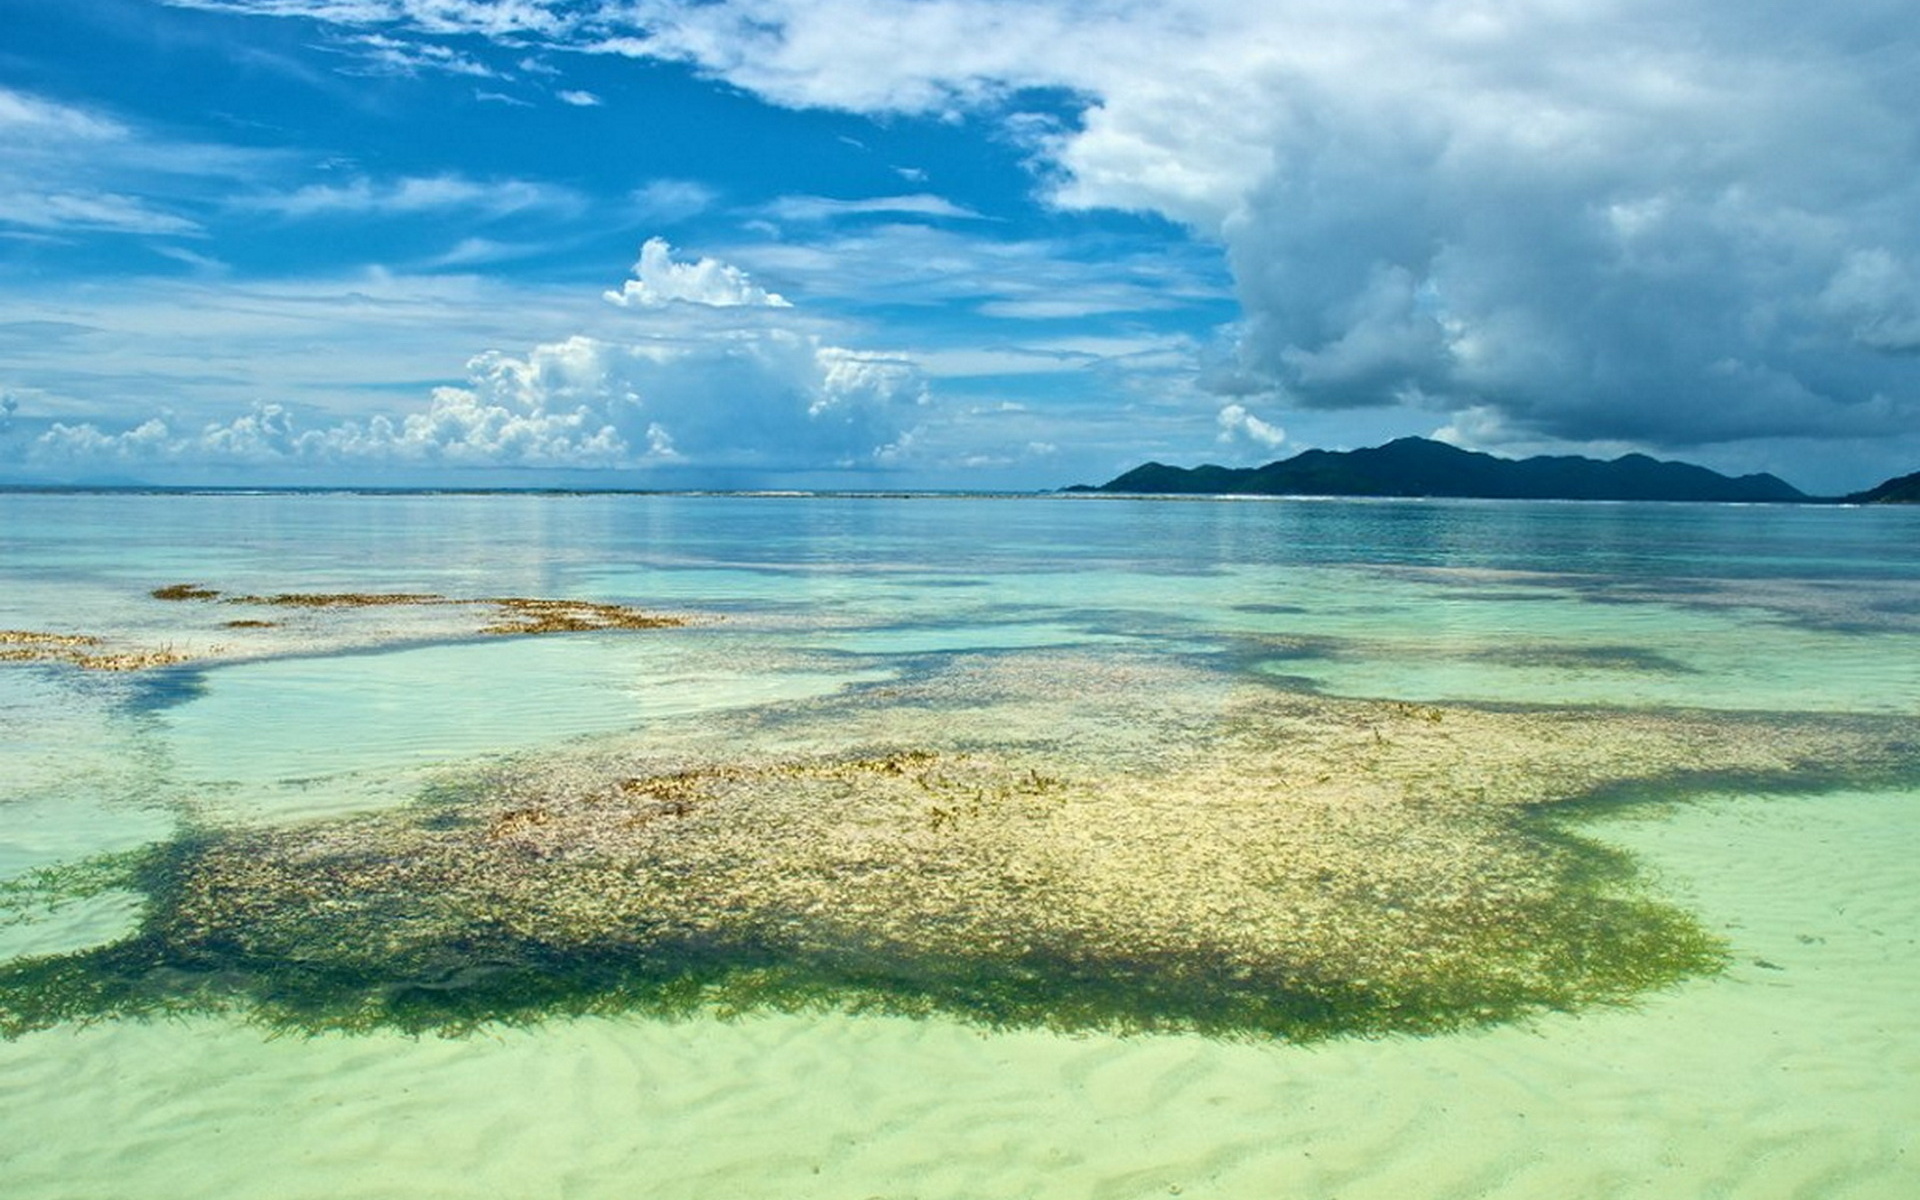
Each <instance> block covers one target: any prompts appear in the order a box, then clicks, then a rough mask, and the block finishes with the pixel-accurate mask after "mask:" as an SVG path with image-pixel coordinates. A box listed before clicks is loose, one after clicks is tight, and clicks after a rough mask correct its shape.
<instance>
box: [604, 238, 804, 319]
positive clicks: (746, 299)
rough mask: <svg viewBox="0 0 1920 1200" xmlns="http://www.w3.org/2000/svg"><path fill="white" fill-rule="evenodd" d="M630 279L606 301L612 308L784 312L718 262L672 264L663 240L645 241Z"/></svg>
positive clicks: (772, 297) (780, 301)
mask: <svg viewBox="0 0 1920 1200" xmlns="http://www.w3.org/2000/svg"><path fill="white" fill-rule="evenodd" d="M633 275H634V277H633V278H632V279H629V280H628V281H627V282H626V283H625V285H623V286H622V287H621V289H620V290H619V291H617V292H614V291H609V292H607V293H606V298H607V299H608V300H610V301H612V302H613V303H615V304H618V305H621V306H623V307H625V306H637V307H641V308H659V307H662V306H664V305H668V304H676V303H679V304H703V305H706V306H708V307H712V308H733V307H738V306H749V307H766V308H787V307H790V305H789V304H788V303H787V301H786V300H785V299H784V298H783V297H781V296H779V295H777V294H775V293H773V292H769V291H767V290H766V289H765V288H763V287H760V286H759V285H757V284H755V283H754V282H753V281H752V280H750V279H748V278H747V274H746V272H745V271H742V270H741V269H740V268H738V267H735V266H731V265H729V264H727V263H723V262H721V261H719V260H718V259H713V258H702V259H699V260H697V261H695V262H690V263H682V262H675V261H674V258H673V247H672V246H669V245H668V244H667V243H666V240H665V239H663V238H649V239H647V242H646V244H645V245H643V246H642V247H641V248H640V261H638V262H636V263H635V264H634V265H633Z"/></svg>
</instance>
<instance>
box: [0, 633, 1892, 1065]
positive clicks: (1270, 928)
mask: <svg viewBox="0 0 1920 1200" xmlns="http://www.w3.org/2000/svg"><path fill="white" fill-rule="evenodd" d="M1065 668H1071V669H1065ZM1103 670H1104V671H1105V672H1106V673H1107V674H1106V677H1105V678H1101V675H1100V673H1101V672H1102V671H1103ZM1090 682H1096V683H1099V684H1101V685H1102V686H1103V688H1104V690H1103V696H1104V698H1105V703H1104V704H1103V705H1102V706H1100V708H1099V709H1098V710H1095V709H1094V708H1093V706H1089V705H1087V704H1086V703H1085V700H1084V697H1085V695H1086V694H1087V687H1088V686H1089V683H1090ZM1126 682H1127V680H1126V672H1125V671H1123V670H1119V669H1116V668H1114V667H1112V666H1111V664H1109V665H1107V666H1106V667H1104V668H1103V667H1102V666H1101V665H1100V664H1099V663H1097V662H1095V661H1094V660H1090V659H1075V658H1073V657H1072V656H1070V655H1062V656H1048V655H1044V654H1042V655H1031V656H1005V657H1002V658H998V659H980V660H976V661H970V662H958V663H956V664H955V665H954V667H953V668H952V669H951V670H948V671H945V672H942V673H938V674H936V675H933V676H929V677H927V678H925V679H922V680H915V681H905V682H895V683H891V684H889V685H888V687H887V688H886V689H885V697H886V699H885V700H884V702H878V703H876V702H875V700H876V698H877V697H878V696H879V695H880V693H879V692H875V693H874V695H872V696H866V697H863V696H861V695H858V694H850V695H847V696H841V697H836V698H833V699H830V700H826V701H811V702H804V703H799V704H795V705H792V706H789V707H788V708H787V709H786V710H785V711H784V712H783V713H781V714H780V719H779V720H777V721H769V720H768V716H767V714H765V713H761V714H756V715H754V716H752V717H743V718H740V719H741V720H742V721H749V720H750V721H753V722H757V724H755V725H754V729H755V730H756V734H757V737H758V739H759V740H758V741H756V742H755V743H754V744H755V745H756V746H758V747H759V751H758V753H756V754H744V753H742V752H740V750H739V747H740V746H741V745H743V744H746V743H745V742H744V741H743V740H742V738H741V737H740V731H739V730H726V729H720V730H718V731H717V732H716V734H715V735H714V736H715V743H714V745H713V746H710V747H709V748H708V751H707V752H705V753H700V754H686V753H681V752H675V753H674V754H671V755H662V754H661V753H657V752H653V753H650V752H645V751H643V750H637V749H633V748H623V747H613V748H609V749H607V750H606V751H605V752H604V753H602V754H598V755H578V754H576V755H573V756H570V757H564V758H563V757H555V758H549V759H529V760H526V761H524V762H522V763H520V764H517V765H513V766H508V767H504V768H497V769H494V770H492V771H491V772H490V773H488V774H486V775H484V776H475V777H473V778H471V779H468V780H465V781H461V782H458V783H455V784H448V785H443V786H440V787H437V788H436V789H435V790H434V791H433V792H432V793H431V794H425V795H423V796H422V797H421V798H420V799H419V800H418V801H417V802H416V803H414V804H412V805H410V806H408V807H406V808H403V809H400V810H397V811H389V812H384V813H378V814H371V815H361V816H355V817H350V818H344V819H336V820H329V821H324V822H318V823H313V824H307V825H301V826H296V827H290V828H268V829H262V828H246V829H235V830H211V831H201V832H199V833H196V834H194V835H193V836H190V837H186V838H182V839H181V840H179V841H177V842H174V843H170V844H167V845H164V846H159V847H155V848H154V849H152V850H151V851H150V852H148V854H147V855H146V856H145V857H143V858H142V859H140V860H139V862H138V863H137V865H136V867H134V868H123V875H131V876H132V877H133V878H134V879H135V882H136V884H137V886H138V888H139V889H140V890H141V891H143V892H144V893H146V895H147V896H148V906H147V911H146V916H145V919H144V921H143V923H142V925H141V927H140V928H139V929H138V930H137V931H136V932H135V933H134V934H133V935H132V936H130V937H128V938H127V939H125V940H123V941H121V942H118V943H115V944H113V945H109V946H105V947H101V948H97V949H93V950H88V951H84V952H80V953H76V954H70V955H64V956H57V957H46V958H38V959H26V960H17V961H14V962H12V963H7V964H3V965H0V1032H4V1033H6V1034H7V1035H10V1036H17V1035H19V1034H21V1033H23V1032H26V1031H29V1030H33V1029H38V1028H44V1027H47V1026H49V1025H53V1024H57V1023H59V1022H62V1021H68V1020H76V1019H87V1018H97V1017H102V1016H122V1015H125V1016H139V1015H151V1014H158V1013H170V1012H179V1011H228V1012H234V1013H237V1014H243V1015H245V1016H247V1017H250V1018H251V1019H253V1020H256V1021H259V1022H262V1023H264V1024H266V1025H268V1026H270V1027H273V1028H278V1029H293V1030H328V1029H343V1030H363V1029H375V1028H396V1029H403V1030H410V1031H436V1032H442V1033H450V1034H457V1033H461V1032H464V1031H467V1030H471V1029H473V1028H475V1027H477V1026H481V1025H485V1024H488V1023H495V1022H518V1021H530V1020H539V1019H543V1018H548V1017H552V1016H557V1015H568V1014H578V1013H590V1012H636V1013H643V1014H654V1015H662V1016H676V1015H686V1014H690V1013H719V1014H723V1015H724V1014H731V1013H738V1012H743V1011H750V1010H756V1009H767V1008H771V1009H780V1010H800V1009H823V1008H831V1009H837V1010H843V1011H854V1012H866V1011H871V1012H885V1013H894V1014H907V1015H927V1014H934V1013H939V1014H948V1015H952V1016H957V1017H960V1018H963V1019H966V1020H971V1021H976V1022H980V1023H982V1024H985V1025H988V1026H1039V1027H1045V1028H1052V1029H1061V1030H1085V1029H1100V1030H1112V1031H1123V1032H1138V1031H1154V1030H1184V1031H1198V1032H1202V1033H1207V1034H1211V1035H1215V1036H1222V1037H1282V1038H1290V1039H1303V1040H1304V1039H1312V1038H1316V1037H1324V1036H1331V1035H1342V1034H1362V1035H1366V1034H1381V1033H1390V1032H1412V1033H1424V1032H1437V1031H1445V1030H1451V1029H1458V1028H1461V1027H1465V1026H1472V1025H1478V1024H1484V1023H1487V1022H1494V1021H1505V1020H1513V1019H1519V1018H1524V1017H1525V1016H1526V1015H1528V1014H1530V1013H1537V1012H1541V1011H1545V1010H1555V1009H1577V1008H1580V1007H1584V1006H1589V1005H1596V1004H1612V1003H1623V1002H1628V1001H1631V1000H1633V999H1634V998H1635V997H1636V996H1638V995H1641V994H1643V993H1644V992H1645V991H1647V990H1648V989H1653V988H1659V987H1663V986H1666V985H1669V984H1672V983H1674V982H1676V981H1678V980H1681V979H1684V978H1687V977H1689V976H1692V975H1697V974H1700V973H1703V972H1710V971H1713V970H1715V969H1717V968H1719V967H1720V966H1721V965H1723V964H1724V963H1725V962H1726V961H1727V950H1726V948H1725V947H1724V946H1723V945H1722V944H1721V943H1720V942H1719V941H1718V940H1717V939H1716V938H1715V937H1714V936H1712V935H1711V934H1710V933H1708V932H1707V931H1706V930H1704V929H1702V928H1701V927H1700V926H1699V925H1698V924H1697V923H1696V922H1695V921H1694V920H1693V919H1692V918H1691V917H1690V916H1689V915H1688V914H1686V913H1685V912H1684V911H1682V910H1680V909H1677V908H1675V907H1673V906H1672V905H1670V904H1668V903H1665V902H1664V901H1662V900H1661V899H1660V898H1658V897H1657V896H1656V895H1654V894H1653V893H1652V892H1651V891H1650V890H1649V889H1648V887H1647V886H1646V885H1645V884H1644V882H1643V881H1641V880H1640V879H1639V878H1638V876H1637V875H1636V872H1635V870H1634V867H1633V864H1632V862H1631V861H1630V860H1628V859H1627V858H1626V857H1625V856H1624V855H1622V854H1620V853H1619V852H1617V851H1613V850H1611V849H1608V848H1606V847H1604V846H1602V845H1600V844H1598V843H1596V842H1594V841H1592V840H1590V839H1588V838H1585V837H1583V836H1580V835H1579V834H1577V833H1576V832H1574V831H1573V830H1572V828H1571V827H1570V826H1569V825H1568V824H1567V822H1566V821H1565V820H1564V819H1562V818H1561V817H1559V816H1558V815H1557V814H1558V812H1559V811H1560V810H1561V809H1562V808H1563V807H1566V808H1568V809H1569V810H1574V809H1578V808H1579V807H1581V806H1580V805H1579V804H1577V803H1574V802H1578V801H1581V800H1583V799H1588V798H1591V797H1594V796H1599V795H1615V796H1619V795H1626V794H1628V793H1629V792H1635V790H1636V789H1637V793H1636V794H1641V795H1663V794H1670V793H1671V792H1672V791H1673V790H1674V789H1675V787H1676V786H1677V785H1676V781H1681V782H1684V781H1686V780H1690V779H1697V778H1699V777H1700V773H1701V772H1707V771H1712V772H1720V773H1723V774H1724V775H1725V777H1728V778H1734V777H1738V778H1741V779H1744V780H1749V781H1754V782H1757V783H1761V784H1766V785H1769V786H1773V787H1778V788H1782V789H1812V788H1816V787H1821V786H1834V785H1836V784H1838V783H1840V782H1857V781H1859V780H1862V779H1868V778H1883V777H1899V778H1911V777H1912V776H1913V774H1914V773H1915V770H1916V767H1915V763H1914V762H1913V758H1914V751H1913V748H1912V747H1911V746H1910V745H1906V744H1905V743H1903V742H1901V741H1900V740H1898V732H1899V731H1898V730H1897V728H1896V727H1895V725H1893V724H1890V723H1878V722H1874V721H1861V720H1837V719H1832V720H1829V719H1816V718H1805V719H1803V718H1792V717H1767V718H1755V717H1745V716H1742V717H1723V716H1719V715H1716V714H1708V713H1680V714H1662V713H1622V712H1618V711H1608V712H1596V711H1576V710H1499V709H1492V708H1476V707H1472V706H1446V705H1412V704H1401V703H1382V702H1373V701H1360V700H1343V699H1331V698H1324V697H1315V696H1301V695H1296V694H1289V693H1285V692H1281V691H1277V690H1274V689H1268V688H1260V687H1257V686H1245V685H1239V686H1232V687H1228V688H1225V689H1222V690H1217V691H1214V692H1208V691H1206V690H1205V689H1203V688H1198V687H1195V686H1193V684H1194V681H1193V680H1192V679H1191V678H1184V679H1180V680H1177V681H1175V682H1179V683H1181V684H1183V685H1185V690H1184V691H1177V692H1163V691H1156V690H1155V689H1154V688H1153V687H1151V686H1145V687H1142V686H1139V685H1142V684H1146V685H1151V684H1153V683H1154V682H1155V679H1154V678H1153V677H1151V676H1149V675H1139V676H1136V677H1134V678H1133V679H1132V681H1131V682H1132V683H1133V684H1134V685H1135V686H1134V687H1133V688H1132V690H1128V689H1127V688H1126V687H1125V686H1123V685H1124V684H1125V683H1126ZM962 697H964V698H966V699H968V700H970V701H972V703H971V704H955V703H954V701H955V700H956V699H957V698H962ZM1010 728H1043V729H1047V730H1049V731H1050V733H1049V739H1050V740H1049V741H1048V742H1047V744H1045V745H1044V746H1041V745H1036V744H1029V743H1021V742H1019V741H1018V740H1016V739H1012V738H1009V737H1007V736H1006V734H1005V731H1006V730H1007V729H1010ZM826 738H837V739H839V742H840V745H841V746H842V747H843V748H842V749H840V750H838V751H823V750H820V749H818V748H817V747H818V746H820V745H821V743H822V739H826ZM1130 738H1139V739H1141V740H1142V744H1145V745H1149V746H1152V747H1157V748H1158V750H1157V751H1156V752H1153V753H1150V754H1141V755H1138V756H1136V755H1135V753H1134V752H1133V750H1132V749H1131V748H1130V746H1129V745H1127V744H1124V743H1125V741H1126V739H1130ZM799 746H813V747H815V749H812V750H798V749H794V747H799ZM724 747H731V748H732V749H731V750H729V751H727V752H724V753H723V752H721V750H722V748H724ZM49 886H52V885H49Z"/></svg>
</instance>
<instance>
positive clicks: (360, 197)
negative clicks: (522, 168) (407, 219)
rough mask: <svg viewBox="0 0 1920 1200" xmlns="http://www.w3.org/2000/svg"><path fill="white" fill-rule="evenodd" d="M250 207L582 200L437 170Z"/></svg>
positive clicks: (522, 204)
mask: <svg viewBox="0 0 1920 1200" xmlns="http://www.w3.org/2000/svg"><path fill="white" fill-rule="evenodd" d="M244 203H245V204H246V205H247V206H249V207H252V208H257V209H263V210H265V211H268V212H277V213H280V214H282V215H284V216H289V217H315V216H333V215H338V214H350V215H365V214H380V215H389V216H391V215H410V214H416V213H425V212H435V211H440V210H446V209H465V210H469V211H474V212H479V213H484V214H486V215H489V216H495V217H500V216H507V215H509V214H512V213H518V212H525V211H528V210H533V209H551V210H559V211H569V210H573V209H577V208H578V207H579V206H580V205H581V200H580V198H579V197H578V196H577V195H575V194H574V193H573V192H571V191H568V190H567V189H565V188H562V187H558V186H556V185H553V184H546V183H536V182H532V181H529V180H524V179H498V180H484V181H483V180H477V179H468V178H466V177H464V176H460V175H433V176H424V177H413V178H403V179H397V180H393V181H390V182H386V183H376V182H374V181H372V180H370V179H356V180H353V181H352V182H350V183H345V184H313V185H310V186H308V187H303V188H300V189H298V190H296V191H292V192H286V193H282V194H279V195H262V196H255V197H253V198H251V199H249V200H247V201H245V202H244Z"/></svg>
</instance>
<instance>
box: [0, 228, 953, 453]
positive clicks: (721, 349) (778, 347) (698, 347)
mask: <svg viewBox="0 0 1920 1200" xmlns="http://www.w3.org/2000/svg"><path fill="white" fill-rule="evenodd" d="M649 244H650V245H652V244H653V243H649ZM659 245H660V252H659V253H660V254H661V255H666V254H667V253H668V252H667V251H666V248H665V245H664V243H660V244H659ZM660 262H661V263H664V265H665V268H668V269H664V270H657V269H655V268H656V267H658V266H659V265H660V264H659V263H656V264H654V266H651V267H650V266H647V265H646V259H645V255H643V266H642V275H643V278H642V279H641V280H639V281H636V282H638V283H641V284H642V285H643V286H645V287H646V288H647V289H648V292H647V294H648V295H653V296H659V295H662V294H664V293H674V294H673V296H672V298H671V299H668V300H657V301H652V302H640V303H639V304H638V311H637V312H635V313H631V314H628V315H626V316H625V317H624V318H623V319H622V320H620V321H619V322H618V323H617V324H618V328H610V329H609V330H608V331H606V332H600V333H585V332H582V333H575V334H572V335H569V336H565V337H561V338H557V339H554V340H551V341H544V342H541V343H539V344H537V345H535V346H534V347H533V348H532V349H531V350H529V351H526V352H525V353H521V354H513V353H507V352H503V351H498V350H490V351H487V352H485V353H482V354H479V355H476V356H475V357H473V358H472V360H471V361H469V362H468V363H467V366H466V378H465V380H464V381H463V382H462V383H461V384H459V385H457V386H449V385H441V386H437V387H433V388H431V389H429V390H428V392H427V394H426V396H425V397H424V403H423V404H422V405H420V406H418V407H411V408H402V409H401V410H399V411H397V412H391V411H389V412H376V413H373V414H370V415H357V416H350V417H338V416H331V415H329V414H328V413H327V412H325V411H324V410H323V409H320V408H318V407H316V406H313V405H300V406H294V405H289V404H282V403H255V404H253V405H251V406H250V407H249V408H248V409H247V411H245V412H244V413H243V414H242V415H240V416H237V417H222V416H214V417H210V418H209V417H202V418H200V419H198V420H194V419H190V418H186V417H182V416H180V415H177V414H173V413H163V414H160V415H156V416H152V417H147V418H145V419H140V420H137V421H133V422H125V423H115V422H113V421H111V420H110V419H108V418H107V417H105V416H96V417H92V418H77V419H69V418H63V419H59V420H55V421H53V422H52V423H51V424H49V425H47V426H45V427H44V431H43V432H40V433H38V434H36V435H35V436H33V437H32V438H31V439H29V440H27V441H25V442H24V443H21V441H20V439H18V438H16V439H14V442H13V443H10V444H9V446H8V448H7V452H8V453H9V454H10V455H11V456H13V458H14V462H15V466H16V467H18V466H25V467H27V468H30V469H33V470H40V471H61V470H65V471H82V472H85V471H94V472H98V471H103V470H119V471H129V472H133V471H138V470H140V469H143V468H163V469H164V468H181V469H185V468H196V467H197V468H206V467H230V466H243V467H249V468H269V469H288V470H292V469H347V470H356V469H365V468H390V467H411V468H418V469H421V470H432V469H438V468H444V467H463V468H543V469H604V468H628V469H646V468H651V467H674V468H678V469H682V470H706V471H728V470H751V471H766V472H783V471H796V472H798V471H806V470H813V469H819V468H822V467H828V466H830V467H834V468H839V469H843V470H850V471H861V470H870V469H874V468H876V467H879V466H885V465H893V464H896V463H898V462H900V461H901V460H902V458H903V457H904V456H906V455H908V454H909V453H910V452H911V447H912V443H913V433H914V430H915V428H916V427H917V426H918V425H919V423H920V422H921V420H922V416H923V410H924V409H925V407H926V405H927V403H928V396H927V392H926V385H925V382H924V379H923V377H922V375H921V372H920V370H919V368H918V367H917V366H916V365H915V364H914V363H912V362H910V361H909V360H907V359H905V358H902V357H900V356H897V355H887V354H879V353H873V352H870V351H861V350H855V349H851V348H848V347H846V346H842V345H837V344H835V343H834V342H832V341H830V340H828V339H827V338H826V337H824V336H822V334H820V333H819V332H817V331H815V330H814V329H813V328H810V327H809V322H808V320H807V319H806V318H803V317H801V316H800V315H799V314H797V313H793V312H792V310H791V309H790V308H787V307H784V306H781V305H776V304H775V303H774V301H775V300H776V299H777V297H772V296H770V294H768V293H765V292H762V291H759V290H758V289H755V288H753V286H752V285H751V284H750V283H748V282H747V281H746V279H745V276H744V275H743V274H741V273H740V272H738V271H737V270H735V269H734V268H731V267H729V266H727V265H726V264H724V263H719V262H717V261H715V260H711V259H704V260H701V262H700V263H696V264H678V263H673V262H671V259H670V257H667V258H663V259H661V260H660ZM672 268H680V270H678V271H677V272H676V271H675V270H674V269H672ZM369 286H373V287H381V286H383V285H382V284H381V281H379V280H370V281H369ZM384 286H386V287H389V288H392V287H394V286H396V285H394V284H391V283H389V284H386V285H384ZM437 286H439V287H441V288H447V287H449V286H453V284H452V281H444V280H443V281H439V282H438V284H437ZM701 297H705V299H701ZM716 297H717V298H718V299H719V300H720V301H721V302H720V303H716V302H715V298H716ZM371 299H372V298H371V297H364V296H363V297H362V298H361V302H362V303H363V304H364V303H366V302H367V301H368V300H371ZM229 303H231V301H229ZM313 307H314V308H316V309H320V310H322V311H325V310H326V309H330V308H332V307H336V306H318V305H316V306H313ZM387 308H388V311H386V312H381V311H379V310H378V309H376V310H375V311H373V312H370V313H369V314H368V318H369V320H371V321H374V322H378V323H380V324H382V325H388V324H392V323H393V322H394V321H395V320H398V319H404V318H406V317H407V316H409V315H410V314H409V313H408V312H407V310H406V309H405V308H402V307H400V306H398V305H391V304H390V305H388V306H387ZM287 315H289V314H288V313H286V312H283V313H281V314H279V315H277V316H276V317H275V318H273V320H274V321H275V322H276V323H278V322H283V321H284V320H285V319H286V317H287ZM418 315H419V316H421V317H423V318H429V319H430V316H431V314H430V312H429V311H422V312H421V313H419V314H418ZM293 336H295V337H298V336H300V335H299V333H297V332H296V333H295V334H293ZM29 415H33V414H29Z"/></svg>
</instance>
